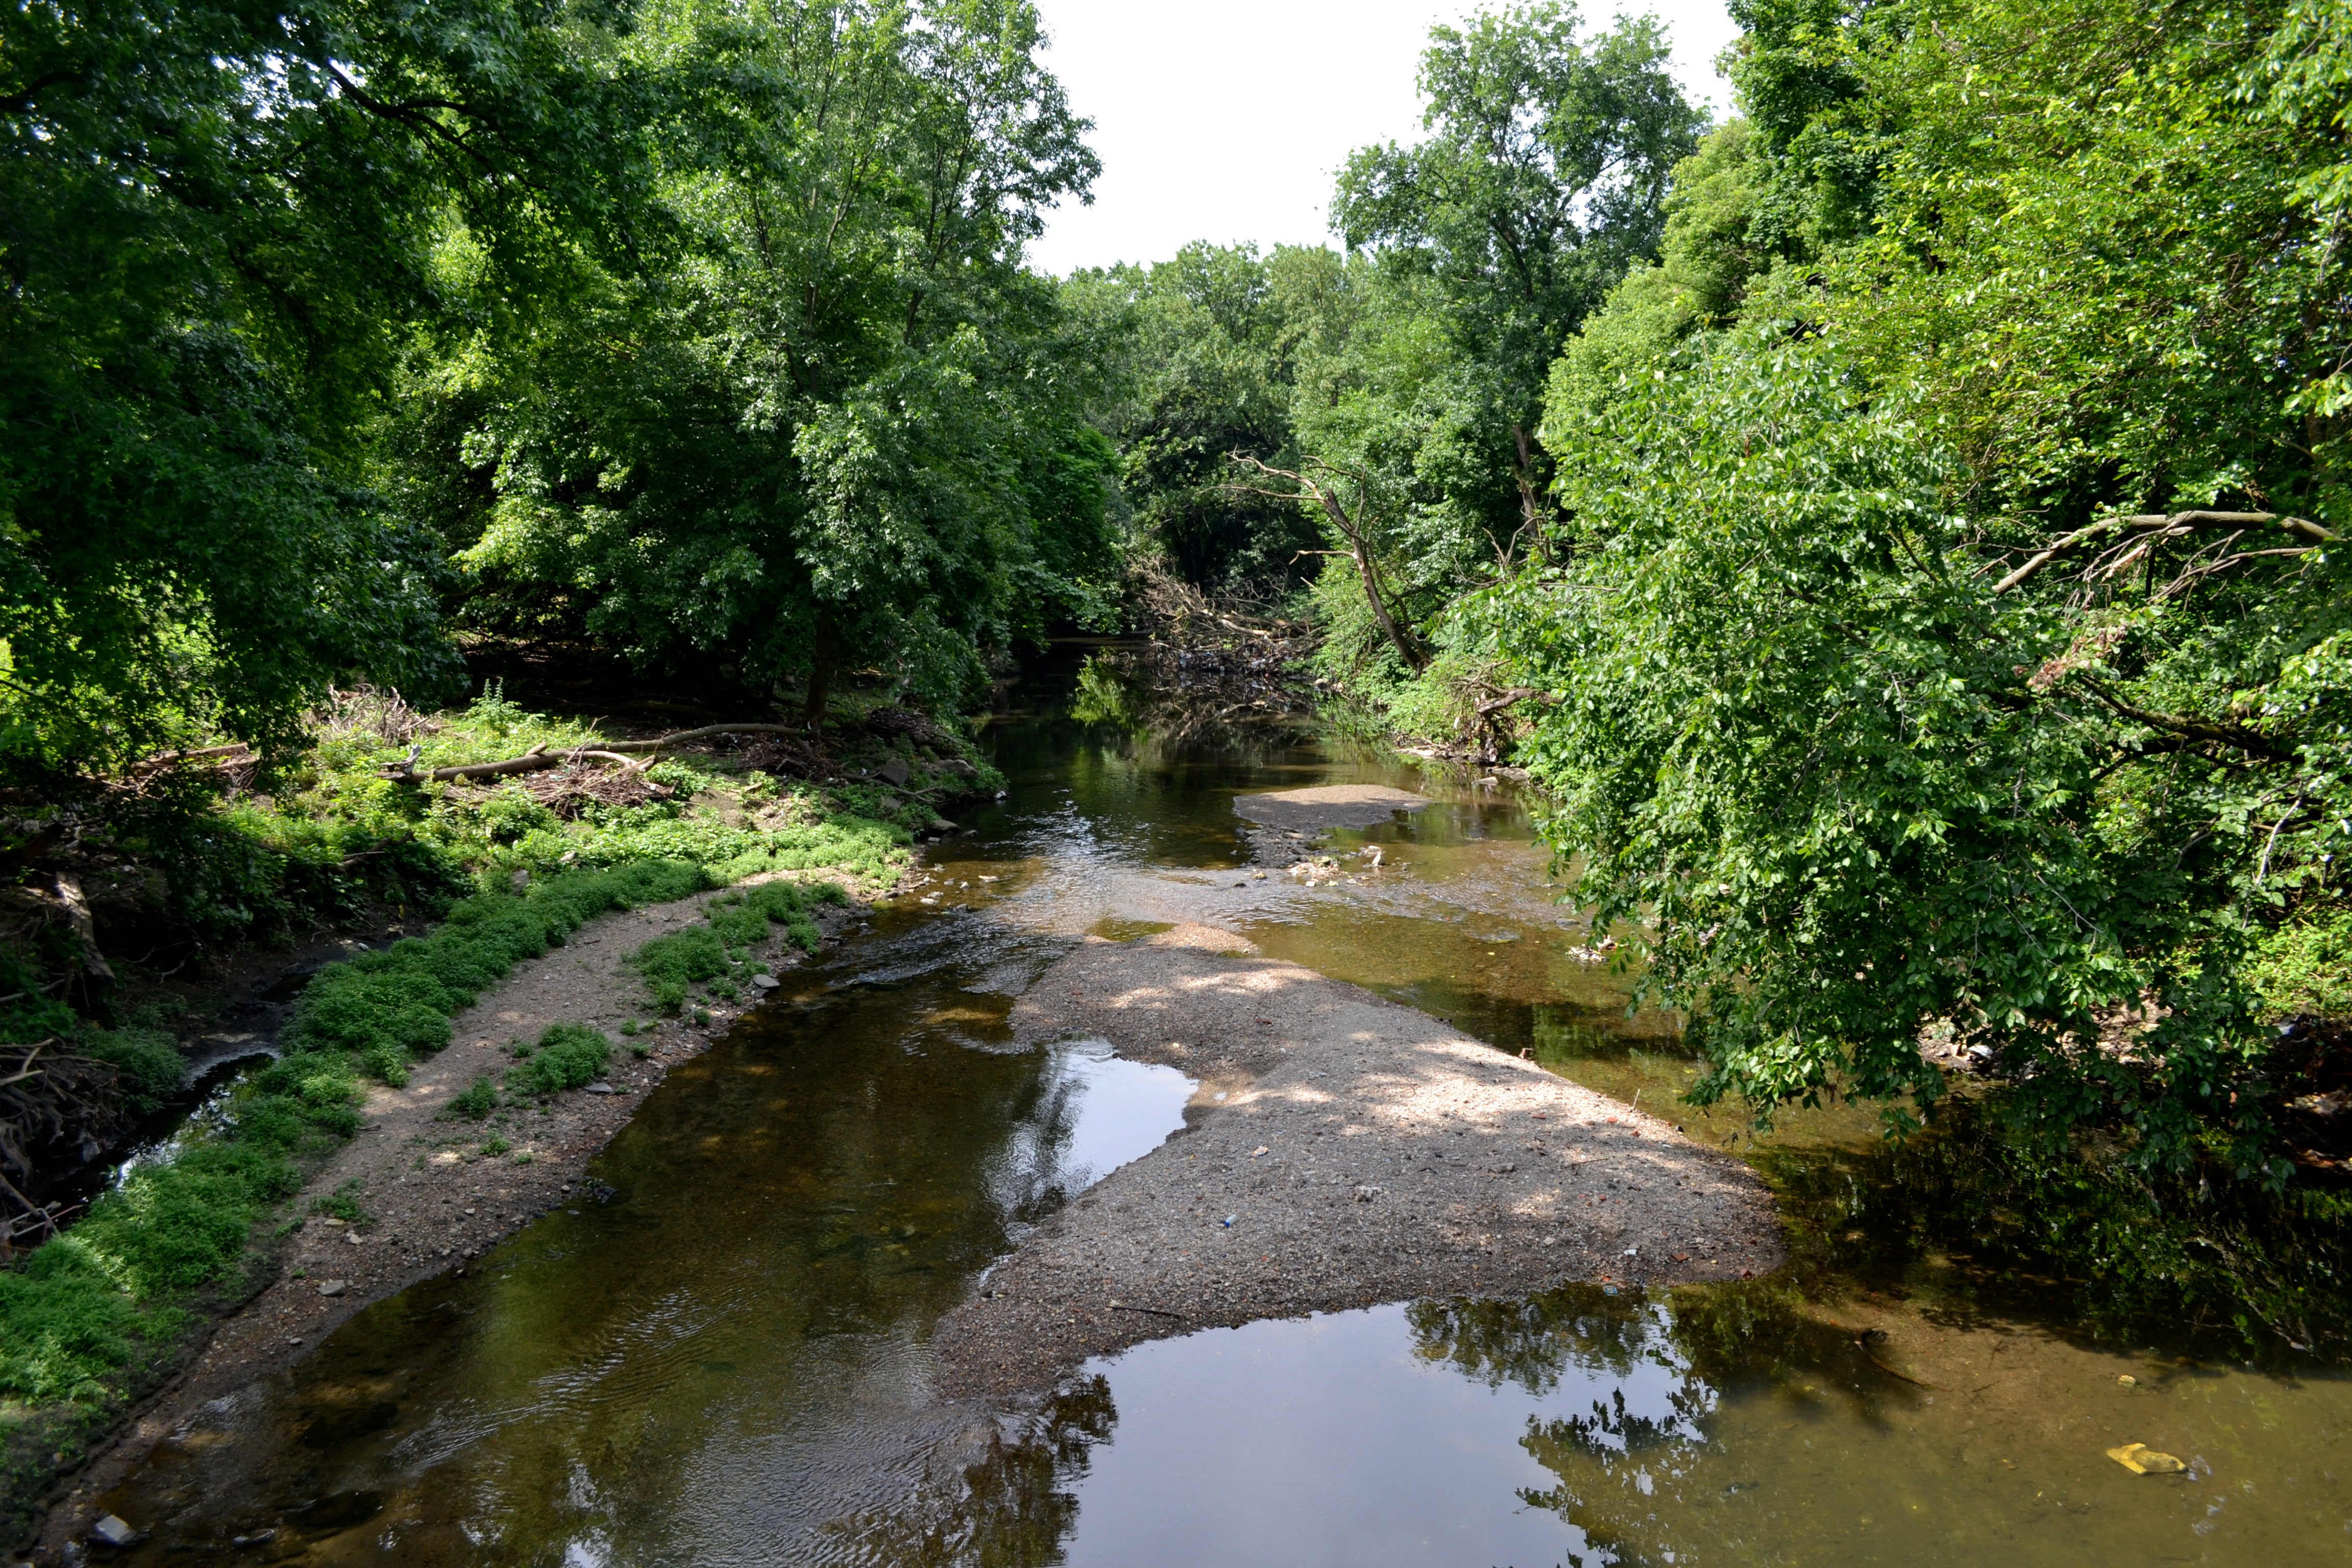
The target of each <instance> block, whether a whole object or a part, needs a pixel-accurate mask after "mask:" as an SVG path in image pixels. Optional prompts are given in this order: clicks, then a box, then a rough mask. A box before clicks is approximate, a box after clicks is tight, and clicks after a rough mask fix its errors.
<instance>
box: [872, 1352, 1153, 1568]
mask: <svg viewBox="0 0 2352 1568" xmlns="http://www.w3.org/2000/svg"><path fill="white" fill-rule="evenodd" d="M1115 1426H1118V1408H1117V1407H1116V1406H1115V1405H1112V1403H1111V1397H1110V1384H1109V1381H1108V1379H1106V1378H1104V1377H1102V1376H1100V1375H1099V1374H1097V1375H1096V1376H1093V1377H1087V1378H1082V1379H1079V1380H1078V1381H1076V1382H1075V1383H1073V1384H1069V1385H1067V1386H1066V1387H1065V1388H1063V1389H1062V1390H1061V1391H1060V1392H1058V1393H1057V1394H1055V1395H1054V1396H1053V1397H1052V1398H1051V1399H1048V1400H1046V1401H1045V1403H1044V1404H1043V1405H1038V1406H1034V1407H1033V1408H1030V1409H1025V1410H1021V1411H1017V1412H1014V1413H1013V1414H1011V1415H1005V1416H1003V1417H1001V1418H999V1419H996V1420H995V1421H993V1422H992V1424H991V1429H990V1431H989V1434H988V1436H987V1437H986V1438H985V1440H984V1441H982V1443H981V1444H980V1445H979V1447H980V1450H981V1452H980V1457H979V1458H977V1459H975V1460H973V1461H972V1462H971V1463H969V1464H967V1465H965V1466H963V1468H961V1471H960V1472H958V1473H957V1474H955V1475H953V1476H950V1477H948V1478H945V1479H944V1481H943V1483H942V1484H941V1485H940V1487H939V1489H938V1491H939V1500H940V1501H939V1506H938V1508H937V1509H936V1510H924V1509H920V1508H911V1509H910V1508H904V1507H899V1508H893V1509H891V1510H887V1512H885V1513H882V1514H878V1515H873V1516H868V1517H866V1518H863V1519H859V1520H856V1521H852V1522H851V1523H849V1524H847V1525H845V1527H844V1529H843V1531H842V1532H841V1533H842V1534H843V1535H844V1536H845V1537H846V1538H847V1540H846V1541H845V1544H854V1545H855V1546H856V1549H857V1550H856V1552H855V1555H856V1558H857V1559H858V1560H859V1561H863V1562H877V1563H903V1564H906V1565H907V1568H1042V1565H1044V1564H1047V1563H1059V1562H1062V1561H1063V1560H1064V1556H1063V1552H1064V1548H1065V1547H1066V1545H1067V1544H1068V1542H1069V1539H1070V1535H1071V1532H1072V1531H1074V1530H1076V1527H1077V1522H1078V1500H1077V1496H1076V1486H1077V1483H1078V1482H1079V1481H1080V1480H1081V1479H1084V1478H1085V1476H1086V1473H1087V1460H1088V1458H1089V1456H1090V1455H1091V1454H1092V1453H1093V1451H1094V1448H1095V1446H1096V1445H1097V1444H1099V1443H1104V1442H1108V1441H1109V1439H1110V1435H1111V1429H1112V1428H1113V1427H1115Z"/></svg>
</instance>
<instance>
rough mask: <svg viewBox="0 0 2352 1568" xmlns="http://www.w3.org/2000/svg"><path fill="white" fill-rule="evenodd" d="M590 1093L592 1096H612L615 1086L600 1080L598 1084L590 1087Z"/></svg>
mask: <svg viewBox="0 0 2352 1568" xmlns="http://www.w3.org/2000/svg"><path fill="white" fill-rule="evenodd" d="M588 1092H589V1093H591V1094H610V1093H612V1092H613V1086H612V1085H611V1084H609V1083H605V1082H603V1081H602V1080H599V1081H598V1082H595V1083H592V1084H590V1085H589V1086H588Z"/></svg>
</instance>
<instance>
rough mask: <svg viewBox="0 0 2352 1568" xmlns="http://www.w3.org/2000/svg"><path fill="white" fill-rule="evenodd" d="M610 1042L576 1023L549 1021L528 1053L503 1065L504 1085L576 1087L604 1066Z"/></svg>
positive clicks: (530, 1089)
mask: <svg viewBox="0 0 2352 1568" xmlns="http://www.w3.org/2000/svg"><path fill="white" fill-rule="evenodd" d="M612 1051H613V1042H612V1041H610V1040H608V1039H606V1038H605V1037H604V1036H603V1035H601V1034H598V1033H597V1032H596V1031H595V1030H593V1029H589V1028H583V1027H582V1026H579V1025H577V1024H551V1025H549V1026H547V1028H546V1029H544V1030H543V1031H541V1034H540V1037H539V1039H538V1040H537V1042H535V1043H534V1044H533V1045H532V1047H531V1051H530V1055H529V1056H527V1057H525V1058H523V1059H522V1060H521V1061H520V1062H518V1063H516V1064H515V1065H514V1066H513V1067H510V1068H508V1069H507V1088H508V1089H509V1090H511V1091H513V1092H514V1093H516V1094H561V1093H562V1092H563V1091H564V1090H565V1089H578V1088H579V1087H580V1086H581V1085H582V1084H584V1083H586V1082H588V1081H589V1080H590V1079H593V1078H595V1077H596V1076H597V1075H598V1074H600V1073H602V1072H603V1071H604V1063H605V1061H606V1059H607V1058H610V1057H611V1055H612Z"/></svg>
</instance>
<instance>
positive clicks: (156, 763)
mask: <svg viewBox="0 0 2352 1568" xmlns="http://www.w3.org/2000/svg"><path fill="white" fill-rule="evenodd" d="M252 755H253V748H252V747H251V746H248V745H247V744H246V743H245V742H243V741H238V742H234V743H232V744H229V745H226V746H204V747H200V748H198V749H196V750H194V751H191V752H156V753H155V754H154V755H153V756H152V757H142V758H140V759H139V760H138V761H137V762H135V763H131V767H130V770H129V771H130V772H131V773H152V772H153V771H154V770H155V769H157V768H168V767H173V766H176V765H177V764H179V763H197V762H203V761H205V760H206V759H208V758H215V757H222V758H227V759H229V760H230V761H232V762H247V761H250V760H251V758H252Z"/></svg>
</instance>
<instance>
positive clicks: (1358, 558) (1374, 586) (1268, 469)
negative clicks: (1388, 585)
mask: <svg viewBox="0 0 2352 1568" xmlns="http://www.w3.org/2000/svg"><path fill="white" fill-rule="evenodd" d="M1225 456H1226V458H1229V459H1230V460H1231V461H1233V462H1234V463H1237V464H1240V465H1242V466H1243V467H1244V468H1255V469H1256V470H1257V471H1258V472H1259V473H1262V474H1270V475H1272V476H1274V477H1275V478H1276V479H1288V480H1289V481H1290V482H1291V483H1292V484H1294V485H1297V487H1298V490H1299V491H1304V492H1305V494H1303V495H1302V494H1300V493H1298V491H1292V492H1290V493H1289V494H1288V495H1286V496H1284V497H1283V499H1285V500H1313V501H1315V502H1316V503H1317V504H1318V505H1319V506H1321V507H1322V509H1323V511H1324V514H1325V515H1326V516H1328V517H1329V518H1330V520H1331V525H1332V526H1333V527H1334V528H1337V529H1338V530H1339V533H1340V535H1341V537H1343V538H1344V539H1346V540H1347V542H1348V544H1349V552H1350V553H1351V554H1352V555H1353V556H1354V557H1355V562H1356V575H1357V577H1358V578H1359V579H1360V580H1361V582H1362V583H1363V585H1364V597H1365V599H1366V600H1367V601H1368V602H1369V603H1370V605H1371V606H1372V618H1373V619H1374V620H1376V621H1378V622H1380V625H1381V631H1382V632H1384V633H1385V634H1387V636H1388V639H1389V642H1390V643H1391V646H1393V647H1395V648H1396V650H1397V652H1398V653H1399V654H1400V655H1402V657H1403V658H1404V661H1405V663H1407V664H1408V665H1410V666H1412V668H1413V669H1414V670H1416V671H1419V670H1422V669H1425V668H1428V666H1429V656H1428V655H1427V654H1426V653H1424V652H1423V651H1422V648H1421V645H1420V644H1419V642H1417V641H1416V640H1414V639H1412V638H1411V637H1407V636H1406V635H1405V633H1404V630H1403V629H1402V627H1401V626H1398V625H1397V622H1396V618H1395V616H1391V614H1390V613H1389V606H1388V601H1387V600H1386V599H1385V598H1384V597H1382V595H1381V588H1380V574H1379V570H1378V568H1377V567H1375V566H1374V564H1373V563H1372V552H1371V548H1370V545H1368V544H1367V543H1365V542H1364V533H1363V530H1362V529H1361V528H1360V526H1358V523H1357V521H1356V520H1355V519H1354V518H1351V517H1349V515H1348V509H1347V508H1345V507H1343V506H1341V505H1340V504H1339V498H1338V497H1337V496H1334V495H1333V494H1332V493H1331V492H1330V491H1329V490H1328V489H1325V488H1324V487H1323V486H1321V485H1318V484H1317V483H1316V482H1315V481H1314V480H1313V479H1308V478H1307V476H1306V475H1305V474H1303V473H1298V472H1295V471H1293V470H1292V469H1289V468H1276V467H1274V466H1273V465H1272V464H1270V463H1266V462H1262V461H1260V460H1259V459H1258V458H1254V457H1248V456H1245V455H1244V454H1243V453H1240V452H1228V453H1226V454H1225ZM1325 466H1326V467H1328V464H1327V465H1325ZM1234 489H1240V490H1244V491H1246V492H1248V493H1250V494H1255V495H1282V494H1283V492H1281V491H1278V490H1262V489H1255V487H1252V486H1246V485H1236V486H1234Z"/></svg>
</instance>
